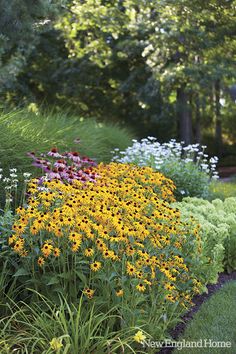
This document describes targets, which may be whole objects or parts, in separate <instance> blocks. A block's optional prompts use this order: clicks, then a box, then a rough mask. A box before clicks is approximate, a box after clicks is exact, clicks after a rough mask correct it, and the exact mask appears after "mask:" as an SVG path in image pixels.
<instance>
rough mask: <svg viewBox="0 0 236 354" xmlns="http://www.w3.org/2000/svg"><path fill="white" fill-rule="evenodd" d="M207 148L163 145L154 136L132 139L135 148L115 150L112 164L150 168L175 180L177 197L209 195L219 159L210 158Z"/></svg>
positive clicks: (173, 143) (176, 144)
mask: <svg viewBox="0 0 236 354" xmlns="http://www.w3.org/2000/svg"><path fill="white" fill-rule="evenodd" d="M205 149H206V146H200V145H199V144H194V145H188V146H184V144H183V143H178V142H176V141H175V140H171V141H170V142H168V143H164V144H160V143H159V142H158V141H156V138H154V137H148V138H145V139H142V140H141V141H140V142H138V141H137V140H133V145H132V146H129V147H128V148H127V149H126V150H123V151H121V150H120V149H119V148H118V147H117V148H116V149H115V150H114V151H113V161H118V162H122V163H134V164H137V165H139V166H150V167H152V168H153V169H154V170H156V171H159V172H161V173H163V174H164V176H166V177H167V178H170V179H172V180H173V182H174V183H175V186H176V190H175V196H176V198H177V199H178V200H181V199H182V198H183V197H188V196H191V197H202V198H207V197H208V196H209V186H210V181H211V180H212V179H213V180H214V179H217V178H218V173H217V171H216V163H217V161H218V158H217V157H212V158H210V159H209V158H208V155H207V154H206V153H205Z"/></svg>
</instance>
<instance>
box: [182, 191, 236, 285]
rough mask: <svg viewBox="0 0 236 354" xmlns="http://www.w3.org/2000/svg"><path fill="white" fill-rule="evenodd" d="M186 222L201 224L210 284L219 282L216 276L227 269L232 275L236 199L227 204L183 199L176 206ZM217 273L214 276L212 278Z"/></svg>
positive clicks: (235, 265)
mask: <svg viewBox="0 0 236 354" xmlns="http://www.w3.org/2000/svg"><path fill="white" fill-rule="evenodd" d="M175 207H178V208H179V209H180V211H181V214H182V215H183V216H185V217H186V218H187V219H188V218H189V217H190V215H192V216H193V218H194V219H195V220H197V221H198V222H199V223H200V224H201V228H200V230H199V233H200V235H201V238H202V247H203V253H204V255H205V256H206V257H208V258H209V265H210V267H209V268H208V270H207V269H206V270H205V271H206V272H207V273H208V277H210V279H211V281H214V280H215V281H216V280H217V273H218V272H220V271H222V270H223V269H224V268H225V269H226V270H227V271H228V272H230V271H231V270H235V269H236V198H233V197H231V198H227V199H225V201H221V200H220V199H215V200H213V201H212V203H210V202H209V201H206V200H203V199H198V198H184V199H183V201H182V202H181V203H176V204H175ZM212 269H214V271H215V274H212V275H211V276H210V275H209V272H212Z"/></svg>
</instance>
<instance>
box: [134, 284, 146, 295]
mask: <svg viewBox="0 0 236 354" xmlns="http://www.w3.org/2000/svg"><path fill="white" fill-rule="evenodd" d="M136 289H137V290H138V291H140V292H141V293H143V292H144V291H145V290H146V286H145V285H144V284H142V283H139V284H138V285H136Z"/></svg>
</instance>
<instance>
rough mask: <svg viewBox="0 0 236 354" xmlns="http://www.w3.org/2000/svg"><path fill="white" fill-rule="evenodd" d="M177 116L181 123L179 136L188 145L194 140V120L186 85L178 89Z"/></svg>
mask: <svg viewBox="0 0 236 354" xmlns="http://www.w3.org/2000/svg"><path fill="white" fill-rule="evenodd" d="M177 118H178V123H179V136H180V139H181V141H184V142H185V144H186V145H188V144H191V142H192V120H191V115H190V110H189V104H188V95H187V93H186V91H185V85H181V87H179V88H178V89H177Z"/></svg>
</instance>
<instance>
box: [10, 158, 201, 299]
mask: <svg viewBox="0 0 236 354" xmlns="http://www.w3.org/2000/svg"><path fill="white" fill-rule="evenodd" d="M93 170H94V172H95V173H96V174H97V175H98V176H99V177H98V178H97V179H96V181H95V182H86V183H82V182H81V181H74V182H73V183H72V184H63V183H62V182H61V181H58V180H53V181H50V182H44V183H43V184H42V185H41V186H40V187H39V185H38V183H37V181H36V180H32V181H31V182H30V183H29V189H28V192H29V193H30V198H29V199H28V202H27V205H26V206H25V207H20V208H18V209H17V214H18V218H17V220H16V222H15V224H14V226H13V231H14V232H13V233H12V235H11V236H10V238H9V244H10V245H11V246H12V248H13V249H14V251H15V252H16V253H18V254H19V255H20V256H21V257H26V258H29V257H31V258H32V259H36V260H37V263H38V266H39V268H44V267H45V266H46V265H47V264H50V262H54V263H55V260H56V259H60V257H66V256H67V255H68V254H70V255H71V256H72V257H75V258H76V257H77V259H84V260H86V261H87V263H86V262H85V264H87V265H88V269H87V273H86V274H87V275H88V274H89V276H88V284H87V286H86V287H85V288H84V289H83V293H84V294H85V295H86V296H87V297H88V298H92V297H93V296H94V291H95V290H94V289H92V288H90V287H91V278H92V276H93V274H94V275H96V276H97V275H98V274H100V273H102V272H103V270H104V269H105V268H107V267H110V268H112V267H115V269H116V273H117V282H116V286H115V288H114V292H115V294H116V296H117V297H122V296H124V295H125V291H126V289H125V288H122V281H121V278H122V277H124V276H125V277H128V279H130V284H131V286H132V287H133V289H135V290H136V291H138V292H141V293H145V292H147V291H149V290H150V289H152V288H153V287H159V288H160V287H161V290H162V291H163V292H164V294H165V301H170V302H175V301H180V303H182V304H183V305H184V306H185V304H186V303H191V296H190V294H191V291H190V290H189V288H188V289H187V290H184V284H185V283H186V282H187V281H188V282H189V283H190V284H191V283H192V287H193V288H194V289H195V292H197V291H198V289H199V287H200V286H201V284H200V282H198V281H197V280H195V279H194V277H193V276H192V273H191V271H190V270H189V266H188V264H186V262H185V260H184V257H185V255H186V254H190V253H191V247H193V250H194V252H195V251H196V250H197V252H201V248H200V245H201V241H200V238H199V235H198V228H197V227H196V226H195V225H194V224H193V223H191V221H190V223H189V224H186V223H183V222H182V221H181V219H180V212H179V210H178V209H174V208H172V207H170V205H169V204H168V201H173V200H174V197H173V190H174V185H173V183H172V181H170V180H168V179H166V178H165V177H164V176H163V175H161V174H160V173H157V172H153V170H152V169H151V168H148V167H142V168H141V167H137V166H133V165H125V164H117V163H111V164H108V165H103V164H99V165H98V166H97V167H96V168H94V169H93ZM190 238H191V240H192V241H191V242H189V239H190ZM190 244H192V245H193V246H189V245H190ZM194 247H195V248H194ZM74 264H76V262H75V263H74ZM96 279H97V278H96ZM181 284H182V285H183V286H182V285H181Z"/></svg>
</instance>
